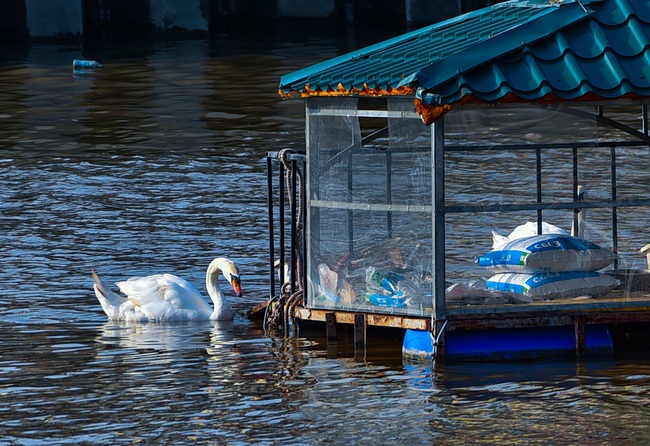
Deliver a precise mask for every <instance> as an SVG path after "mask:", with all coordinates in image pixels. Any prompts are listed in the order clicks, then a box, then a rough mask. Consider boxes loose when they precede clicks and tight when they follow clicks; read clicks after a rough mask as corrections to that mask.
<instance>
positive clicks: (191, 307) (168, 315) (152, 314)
mask: <svg viewBox="0 0 650 446" xmlns="http://www.w3.org/2000/svg"><path fill="white" fill-rule="evenodd" d="M116 285H117V286H118V288H119V289H120V291H121V292H122V293H124V294H125V295H126V296H127V299H128V300H129V301H130V302H132V303H133V304H134V305H136V306H137V307H139V308H140V310H141V311H142V312H143V313H144V314H146V315H147V317H148V318H150V319H197V318H199V317H201V315H203V316H202V317H205V315H206V314H207V315H208V316H209V315H210V314H211V313H212V309H211V308H210V306H209V305H208V303H207V302H206V301H205V299H204V298H203V297H202V296H201V293H199V291H198V290H197V289H196V287H195V286H194V285H192V284H191V283H189V282H188V281H186V280H184V279H181V278H180V277H177V276H174V275H172V274H156V275H153V276H146V277H132V278H130V279H128V280H125V281H122V282H118V283H117V284H116Z"/></svg>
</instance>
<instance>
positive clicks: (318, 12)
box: [277, 0, 336, 18]
mask: <svg viewBox="0 0 650 446" xmlns="http://www.w3.org/2000/svg"><path fill="white" fill-rule="evenodd" d="M277 4H278V7H277V8H278V9H277V11H278V17H294V18H295V17H321V18H323V17H333V16H334V14H335V12H336V9H335V6H336V2H335V0H320V1H313V0H311V1H305V0H277Z"/></svg>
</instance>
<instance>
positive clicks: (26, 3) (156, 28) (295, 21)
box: [0, 0, 496, 42]
mask: <svg viewBox="0 0 650 446" xmlns="http://www.w3.org/2000/svg"><path fill="white" fill-rule="evenodd" d="M491 3H496V1H491V0H183V1H178V0H10V1H7V0H3V1H0V41H1V42H28V41H34V40H53V39H59V40H60V39H73V38H83V39H84V40H86V41H88V40H105V39H120V38H127V39H129V38H134V37H153V36H160V35H168V34H169V35H178V36H181V35H192V34H196V35H210V36H218V35H220V34H237V33H251V32H258V31H264V32H269V31H270V32H286V31H291V30H296V31H298V32H300V31H307V30H310V29H313V28H312V26H316V25H322V26H323V28H325V29H329V30H333V31H336V30H340V29H341V28H348V27H355V28H362V29H366V28H367V29H368V30H372V29H373V28H378V27H395V28H397V29H400V28H401V29H413V28H416V27H420V26H424V25H427V24H431V23H435V22H439V21H441V20H444V19H447V18H450V17H453V16H456V15H459V14H461V13H464V12H468V11H471V10H473V9H477V8H479V7H484V6H487V5H489V4H491Z"/></svg>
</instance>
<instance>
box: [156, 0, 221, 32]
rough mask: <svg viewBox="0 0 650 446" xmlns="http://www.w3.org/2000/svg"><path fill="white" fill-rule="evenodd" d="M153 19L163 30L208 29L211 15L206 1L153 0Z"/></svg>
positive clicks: (158, 27) (157, 27)
mask: <svg viewBox="0 0 650 446" xmlns="http://www.w3.org/2000/svg"><path fill="white" fill-rule="evenodd" d="M151 21H152V22H153V24H154V26H155V27H156V29H158V30H162V31H165V30H169V29H181V30H185V31H207V30H208V24H209V21H210V17H209V11H208V6H207V4H206V2H205V1H201V0H184V1H183V2H179V1H178V0H151Z"/></svg>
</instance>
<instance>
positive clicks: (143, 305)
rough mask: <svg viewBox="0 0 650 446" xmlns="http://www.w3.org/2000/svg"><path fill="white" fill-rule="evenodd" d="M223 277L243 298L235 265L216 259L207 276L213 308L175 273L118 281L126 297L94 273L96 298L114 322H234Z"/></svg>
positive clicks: (206, 284) (206, 281)
mask: <svg viewBox="0 0 650 446" xmlns="http://www.w3.org/2000/svg"><path fill="white" fill-rule="evenodd" d="M219 274H223V276H224V277H225V278H226V280H227V281H228V282H230V284H231V285H232V288H233V290H234V291H235V294H236V295H237V296H238V297H241V295H242V291H241V284H240V279H239V270H238V269H237V267H236V266H235V264H234V263H233V262H232V261H230V260H228V259H226V258H223V257H219V258H216V259H214V260H213V261H212V262H210V265H209V266H208V270H207V272H206V274H205V286H206V288H207V290H208V294H209V295H210V299H212V303H213V305H214V308H212V307H211V306H210V304H209V303H208V302H206V299H205V298H204V297H203V296H201V293H200V292H199V291H198V290H197V289H196V287H194V285H192V284H191V283H189V282H188V281H186V280H184V279H181V278H180V277H177V276H174V275H172V274H156V275H153V276H147V277H132V278H131V279H128V280H125V281H123V282H118V283H117V284H116V285H117V286H118V287H119V289H120V291H121V292H122V293H124V294H125V295H126V297H123V296H120V295H118V294H117V293H114V292H113V291H111V290H110V289H108V287H106V286H105V285H104V284H103V283H102V281H101V280H100V278H99V276H98V275H97V274H96V273H95V271H92V277H93V281H94V285H93V288H94V289H95V295H96V296H97V299H99V303H100V304H101V305H102V308H103V309H104V312H105V313H106V315H107V316H108V318H109V319H110V320H114V321H156V322H168V321H198V320H230V319H232V318H233V312H232V308H231V307H230V303H229V302H228V300H227V299H226V298H225V297H224V296H223V294H222V293H221V288H219Z"/></svg>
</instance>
